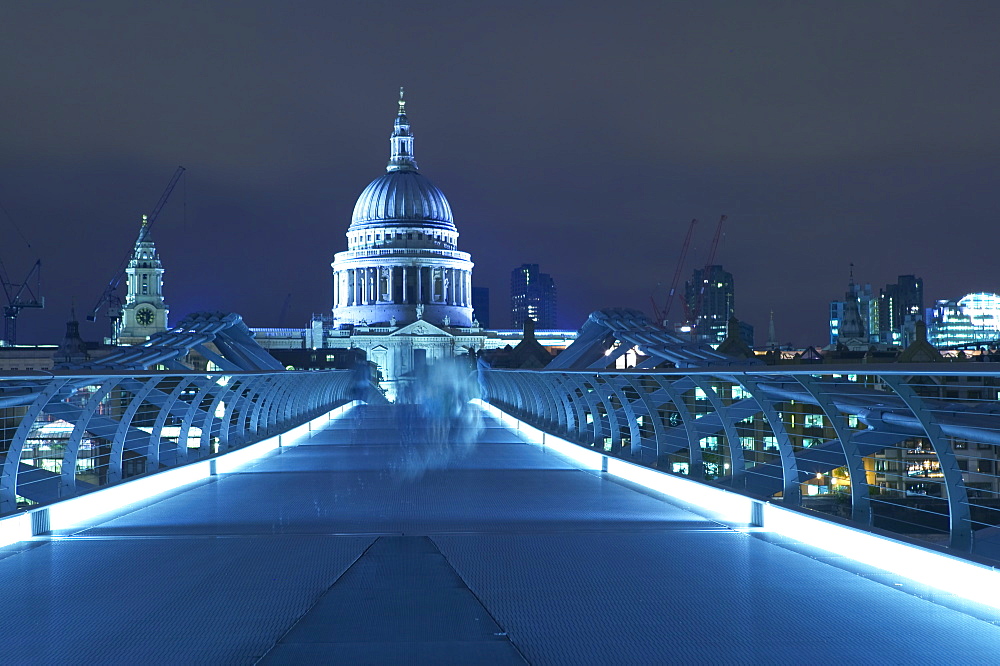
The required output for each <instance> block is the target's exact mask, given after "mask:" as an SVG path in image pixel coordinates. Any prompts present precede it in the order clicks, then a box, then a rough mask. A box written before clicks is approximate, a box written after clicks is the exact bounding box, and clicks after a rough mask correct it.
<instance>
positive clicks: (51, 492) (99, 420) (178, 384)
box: [0, 370, 359, 515]
mask: <svg viewBox="0 0 1000 666" xmlns="http://www.w3.org/2000/svg"><path fill="white" fill-rule="evenodd" d="M358 386H359V384H358V375H357V373H356V372H354V371H350V370H332V371H309V372H294V371H284V370H273V371H270V370H269V371H245V372H244V371H234V372H174V371H129V370H126V371H101V372H94V371H86V370H79V371H41V372H22V373H16V374H4V375H0V461H2V472H0V515H6V514H11V513H15V512H17V511H20V510H23V509H26V508H30V507H32V506H35V505H39V504H49V503H52V502H56V501H59V500H62V499H67V498H70V497H75V496H78V495H81V494H85V493H87V492H90V491H92V490H95V489H97V488H101V487H105V486H110V485H114V484H117V483H121V482H123V481H126V480H128V479H131V478H134V477H138V476H145V475H148V474H153V473H155V472H157V471H161V470H164V469H168V468H173V467H179V466H182V465H185V464H187V463H189V462H195V461H199V460H204V459H206V458H211V457H213V456H215V455H218V454H222V453H226V452H228V451H233V450H236V449H239V448H243V447H245V446H248V445H250V444H253V443H255V442H258V441H261V440H263V439H266V438H268V437H271V436H273V435H275V434H278V433H280V432H284V431H286V430H288V429H290V428H294V427H296V426H298V425H301V424H303V423H306V422H307V421H309V420H311V419H313V418H315V417H317V416H319V415H321V414H324V413H326V412H329V411H330V410H332V409H334V408H336V407H338V406H340V405H342V404H345V403H348V402H350V401H351V400H352V399H354V398H355V397H357V396H356V394H357V393H358V391H359V388H358Z"/></svg>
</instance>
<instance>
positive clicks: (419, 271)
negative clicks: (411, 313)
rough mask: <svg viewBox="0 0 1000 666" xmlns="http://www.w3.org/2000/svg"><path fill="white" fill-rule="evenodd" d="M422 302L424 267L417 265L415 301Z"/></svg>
mask: <svg viewBox="0 0 1000 666" xmlns="http://www.w3.org/2000/svg"><path fill="white" fill-rule="evenodd" d="M423 302H424V269H423V266H419V265H418V266H417V303H423Z"/></svg>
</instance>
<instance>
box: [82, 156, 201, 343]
mask: <svg viewBox="0 0 1000 666" xmlns="http://www.w3.org/2000/svg"><path fill="white" fill-rule="evenodd" d="M183 175H184V167H182V166H179V167H177V170H176V171H174V175H173V176H172V177H171V178H170V182H169V183H167V187H166V189H164V190H163V194H161V195H160V200H159V201H157V202H156V206H155V207H154V208H153V212H152V213H150V214H149V215H148V216H143V220H144V221H145V228H146V230H147V232H148V231H149V229H150V228H151V227H152V226H153V223H154V222H156V218H158V217H159V216H160V211H162V210H163V207H164V206H166V205H167V199H169V198H170V193H171V192H173V191H174V187H175V186H176V185H177V181H179V180H180V179H181V176H183ZM131 260H132V251H131V250H130V251H129V253H128V254H127V255H126V256H125V259H124V260H123V261H122V262H121V264H119V266H118V270H117V271H115V274H114V276H113V277H112V278H111V280H110V281H109V282H108V286H107V287H105V288H104V291H103V292H101V296H100V298H98V299H97V303H96V304H95V305H94V307H93V309H92V310H91V312H90V314H89V315H87V321H97V313H98V312H99V311H100V310H101V308H102V307H105V306H107V308H108V319H110V321H111V341H112V343H114V342H117V338H118V327H119V323H120V322H121V318H122V300H121V298H120V297H119V296H118V287H119V286H120V285H121V282H122V278H124V277H125V271H126V269H127V268H128V264H129V262H130V261H131Z"/></svg>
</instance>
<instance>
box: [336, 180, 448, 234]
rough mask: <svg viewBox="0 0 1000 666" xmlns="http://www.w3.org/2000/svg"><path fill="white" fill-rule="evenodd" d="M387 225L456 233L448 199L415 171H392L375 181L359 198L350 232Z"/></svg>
mask: <svg viewBox="0 0 1000 666" xmlns="http://www.w3.org/2000/svg"><path fill="white" fill-rule="evenodd" d="M386 224H400V225H413V224H419V225H421V226H430V227H434V228H439V229H440V228H443V229H447V230H449V231H454V230H455V221H454V218H452V215H451V205H450V204H449V203H448V199H446V198H445V196H444V194H442V192H441V190H439V189H438V188H436V187H435V186H434V184H433V183H431V181H430V180H428V179H427V178H426V177H425V176H424V175H423V174H421V173H420V172H419V171H417V170H416V169H395V170H393V171H389V172H388V173H387V174H385V175H384V176H381V177H379V178H376V179H375V180H373V181H372V182H371V184H370V185H368V187H366V188H365V190H364V192H362V193H361V196H360V197H358V202H357V204H355V206H354V215H353V216H352V217H351V227H350V229H351V230H358V229H364V228H367V227H381V226H385V225H386Z"/></svg>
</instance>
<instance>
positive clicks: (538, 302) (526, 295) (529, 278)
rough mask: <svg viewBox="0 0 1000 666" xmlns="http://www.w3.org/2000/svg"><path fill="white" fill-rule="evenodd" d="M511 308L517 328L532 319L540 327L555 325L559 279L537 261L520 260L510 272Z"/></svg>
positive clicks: (513, 322) (514, 324)
mask: <svg viewBox="0 0 1000 666" xmlns="http://www.w3.org/2000/svg"><path fill="white" fill-rule="evenodd" d="M510 311H511V323H512V325H513V326H514V328H522V327H523V326H524V321H525V320H526V319H533V320H534V321H535V327H536V328H538V329H554V328H556V283H555V280H553V279H552V276H551V275H549V274H548V273H542V272H541V271H540V270H539V268H538V264H521V265H520V266H519V267H517V268H515V269H514V270H513V271H511V274H510Z"/></svg>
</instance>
